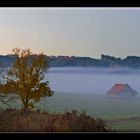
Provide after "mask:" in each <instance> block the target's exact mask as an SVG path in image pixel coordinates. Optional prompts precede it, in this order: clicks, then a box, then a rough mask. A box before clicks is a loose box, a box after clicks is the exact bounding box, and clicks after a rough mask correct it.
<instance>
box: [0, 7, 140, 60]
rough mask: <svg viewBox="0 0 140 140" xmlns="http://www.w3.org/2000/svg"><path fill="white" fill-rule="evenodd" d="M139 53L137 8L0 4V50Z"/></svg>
mask: <svg viewBox="0 0 140 140" xmlns="http://www.w3.org/2000/svg"><path fill="white" fill-rule="evenodd" d="M15 47H18V48H21V49H26V48H30V49H31V51H32V52H33V53H40V52H43V53H44V54H46V55H56V56H57V55H68V56H88V57H93V58H100V57H101V54H106V55H111V56H115V57H121V58H125V57H126V56H128V55H133V56H134V55H135V56H140V8H107V7H106V8H0V54H1V55H5V54H10V53H12V49H13V48H15Z"/></svg>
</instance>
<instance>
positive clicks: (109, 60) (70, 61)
mask: <svg viewBox="0 0 140 140" xmlns="http://www.w3.org/2000/svg"><path fill="white" fill-rule="evenodd" d="M46 58H47V59H48V62H49V65H50V67H65V66H86V67H87V66H95V67H112V68H116V67H130V68H140V57H138V56H127V57H126V58H124V59H121V58H116V57H113V56H109V55H101V58H100V59H95V58H90V57H76V56H71V57H69V56H46ZM14 59H15V56H13V55H6V56H3V55H1V56H0V67H8V66H11V65H12V63H13V62H14Z"/></svg>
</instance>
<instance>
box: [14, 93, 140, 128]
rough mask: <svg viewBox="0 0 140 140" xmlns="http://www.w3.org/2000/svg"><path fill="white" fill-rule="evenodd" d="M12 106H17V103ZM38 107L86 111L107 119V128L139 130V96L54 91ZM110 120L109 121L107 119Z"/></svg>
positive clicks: (49, 109)
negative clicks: (129, 97)
mask: <svg viewBox="0 0 140 140" xmlns="http://www.w3.org/2000/svg"><path fill="white" fill-rule="evenodd" d="M12 107H17V108H19V103H15V104H14V105H12ZM37 107H38V108H41V109H42V110H44V111H49V112H51V113H63V112H64V111H66V110H67V111H70V110H77V111H79V112H82V111H87V114H88V115H90V116H92V117H94V118H101V119H104V120H107V124H108V126H109V128H111V129H113V130H117V131H140V121H139V117H140V97H137V98H134V99H128V100H125V99H122V100H118V99H110V98H107V97H104V96H99V95H98V96H95V95H91V94H87V95H86V94H72V93H59V92H58V93H55V95H54V96H53V97H49V98H44V99H43V101H42V102H40V103H38V104H37ZM108 120H110V121H111V122H110V121H108Z"/></svg>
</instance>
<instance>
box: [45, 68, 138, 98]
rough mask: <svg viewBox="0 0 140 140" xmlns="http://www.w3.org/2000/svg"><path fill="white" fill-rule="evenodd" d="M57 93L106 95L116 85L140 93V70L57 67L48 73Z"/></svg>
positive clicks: (50, 82) (51, 84)
mask: <svg viewBox="0 0 140 140" xmlns="http://www.w3.org/2000/svg"><path fill="white" fill-rule="evenodd" d="M47 80H49V84H50V87H51V88H52V89H53V90H54V91H55V92H62V93H75V94H93V95H106V92H107V91H108V90H110V89H111V87H112V86H113V85H114V84H117V83H122V84H129V85H130V87H132V88H133V89H134V90H136V91H137V92H138V95H137V96H139V93H140V70H138V69H130V68H114V69H112V68H95V67H87V68H85V67H57V68H50V69H49V70H48V73H47Z"/></svg>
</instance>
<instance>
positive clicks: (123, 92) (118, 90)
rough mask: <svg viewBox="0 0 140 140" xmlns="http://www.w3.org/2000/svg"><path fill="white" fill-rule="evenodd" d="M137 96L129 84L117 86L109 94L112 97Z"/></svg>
mask: <svg viewBox="0 0 140 140" xmlns="http://www.w3.org/2000/svg"><path fill="white" fill-rule="evenodd" d="M137 94H138V93H137V92H136V91H135V90H133V89H132V88H131V87H130V86H129V85H128V84H115V85H114V86H113V87H112V88H111V89H110V90H109V91H108V92H107V95H109V96H111V97H134V96H135V95H137Z"/></svg>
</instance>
